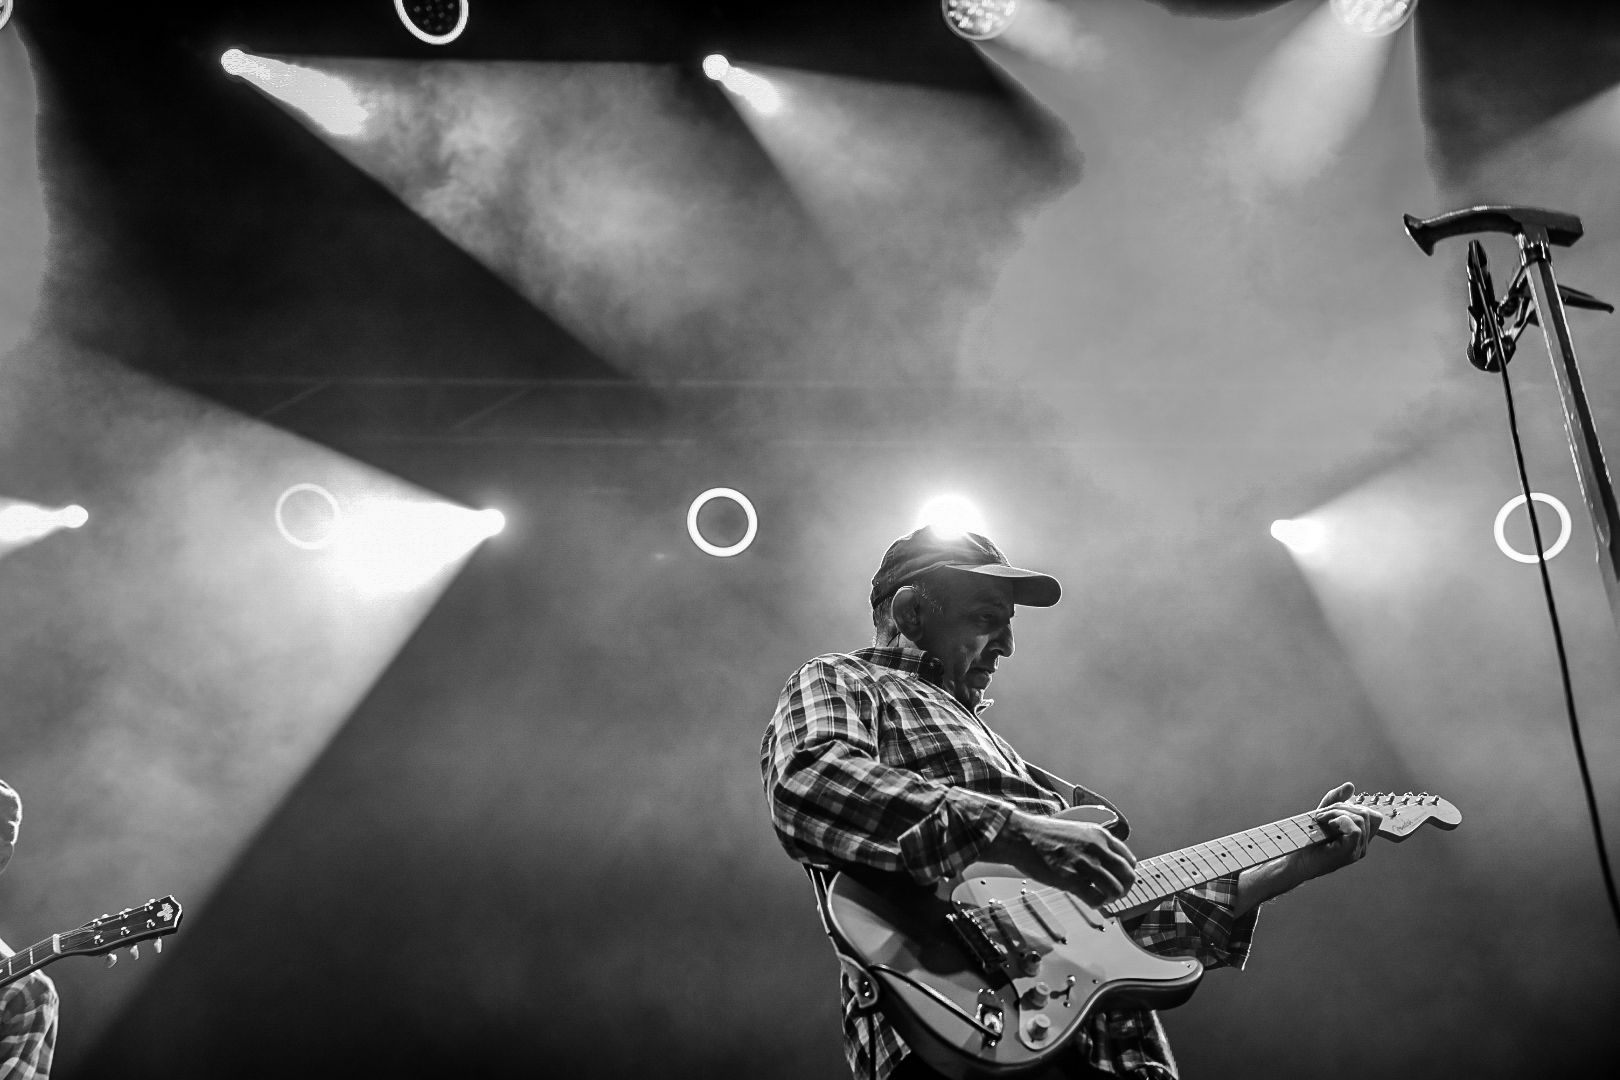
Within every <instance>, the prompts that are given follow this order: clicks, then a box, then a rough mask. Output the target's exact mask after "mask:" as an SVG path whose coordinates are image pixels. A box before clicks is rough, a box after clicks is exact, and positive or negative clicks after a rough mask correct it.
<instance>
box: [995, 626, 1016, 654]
mask: <svg viewBox="0 0 1620 1080" xmlns="http://www.w3.org/2000/svg"><path fill="white" fill-rule="evenodd" d="M990 648H991V649H993V650H994V651H995V652H997V653H999V654H1000V655H1002V656H1011V655H1012V654H1013V636H1012V627H1010V626H1003V627H1002V628H1001V632H1000V633H999V634H997V635H996V636H995V637H993V638H991V639H990Z"/></svg>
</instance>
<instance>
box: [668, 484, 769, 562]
mask: <svg viewBox="0 0 1620 1080" xmlns="http://www.w3.org/2000/svg"><path fill="white" fill-rule="evenodd" d="M714 499H730V500H731V501H732V502H734V503H736V504H737V505H738V506H740V507H742V512H743V513H744V514H745V515H747V517H748V527H747V528H746V529H745V530H744V531H743V535H742V539H741V540H738V541H737V542H736V543H735V544H730V545H727V546H722V545H719V544H714V543H710V542H709V540H708V539H707V538H706V537H704V535H703V530H702V529H700V528H698V514H699V513H700V512H701V511H702V510H703V508H704V507H705V506H707V505H708V504H709V503H710V502H711V501H712V500H714ZM758 532H759V515H758V514H756V513H755V512H754V504H753V503H751V502H749V501H748V496H746V495H744V494H743V493H742V492H740V491H738V490H737V489H736V488H727V487H717V488H710V489H709V490H708V491H705V492H704V493H703V494H701V495H699V496H698V497H697V498H695V499H693V500H692V505H691V506H689V507H688V508H687V510H686V534H687V535H688V536H690V537H691V538H692V543H694V544H696V545H697V546H698V550H700V551H704V552H707V553H708V554H710V555H713V556H714V557H715V558H717V559H729V558H730V557H731V556H733V555H740V554H742V553H743V552H744V551H747V550H748V545H750V544H752V543H753V542H754V537H755V535H756V534H758Z"/></svg>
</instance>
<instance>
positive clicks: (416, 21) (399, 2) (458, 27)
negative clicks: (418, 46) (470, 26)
mask: <svg viewBox="0 0 1620 1080" xmlns="http://www.w3.org/2000/svg"><path fill="white" fill-rule="evenodd" d="M470 7H471V5H470V4H469V3H468V0H394V10H395V11H396V12H398V13H399V21H400V22H402V23H404V24H405V29H407V30H409V31H410V32H411V34H412V35H413V36H415V37H416V38H418V39H419V40H421V41H425V42H427V43H428V44H429V45H448V44H450V43H451V42H452V41H454V40H456V38H458V37H460V36H461V32H462V31H463V30H465V29H467V16H468V14H469V13H470Z"/></svg>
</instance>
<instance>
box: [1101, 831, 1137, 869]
mask: <svg viewBox="0 0 1620 1080" xmlns="http://www.w3.org/2000/svg"><path fill="white" fill-rule="evenodd" d="M1105 835H1106V836H1107V837H1108V850H1110V851H1112V852H1113V853H1114V854H1115V855H1118V856H1119V857H1120V858H1122V859H1124V860H1125V861H1126V862H1128V863H1130V864H1131V865H1132V866H1135V865H1136V855H1135V854H1134V853H1133V852H1132V851H1131V849H1130V848H1128V847H1126V846H1125V841H1123V840H1121V839H1120V838H1119V837H1117V836H1115V835H1114V834H1113V833H1106V834H1105Z"/></svg>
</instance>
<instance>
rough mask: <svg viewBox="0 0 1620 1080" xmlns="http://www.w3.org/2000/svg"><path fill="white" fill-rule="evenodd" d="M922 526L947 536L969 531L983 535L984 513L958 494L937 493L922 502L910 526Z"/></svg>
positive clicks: (918, 527)
mask: <svg viewBox="0 0 1620 1080" xmlns="http://www.w3.org/2000/svg"><path fill="white" fill-rule="evenodd" d="M924 526H928V527H931V528H932V529H933V530H934V531H935V532H937V533H942V534H944V535H947V536H961V535H962V534H963V533H970V532H972V533H979V534H981V535H983V533H984V531H985V523H984V515H983V514H981V513H980V512H979V508H978V507H977V506H974V505H973V503H971V502H970V501H968V500H967V499H964V498H963V497H962V496H960V495H939V496H936V497H935V498H932V499H929V500H928V501H927V502H926V503H924V504H923V508H922V509H921V510H920V511H918V513H917V521H916V523H915V524H914V525H913V526H912V528H914V529H921V528H923V527H924Z"/></svg>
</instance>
